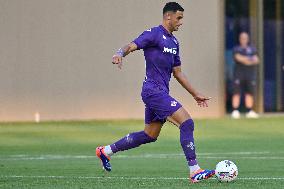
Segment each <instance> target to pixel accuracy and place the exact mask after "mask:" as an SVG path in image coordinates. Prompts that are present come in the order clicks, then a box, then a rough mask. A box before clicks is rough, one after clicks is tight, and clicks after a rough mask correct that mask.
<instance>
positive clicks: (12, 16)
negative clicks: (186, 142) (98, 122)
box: [0, 0, 284, 121]
mask: <svg viewBox="0 0 284 189" xmlns="http://www.w3.org/2000/svg"><path fill="white" fill-rule="evenodd" d="M125 2H126V1H125ZM165 2H166V1H157V0H144V1H139V0H131V1H127V3H123V1H115V0H106V1H99V0H80V1H79V0H48V1H47V0H25V1H22V0H0V66H1V69H0V91H1V92H0V107H1V108H0V121H30V120H34V119H41V120H76V119H128V118H131V119H142V118H143V117H144V104H143V103H142V100H141V99H140V91H141V85H142V81H143V79H144V73H145V66H144V56H143V52H142V51H137V52H134V53H132V54H130V55H129V56H128V57H127V58H125V59H124V67H123V69H122V70H119V69H117V67H115V66H113V65H112V64H111V58H112V55H113V54H114V52H115V51H116V50H117V49H118V48H120V47H121V46H123V45H125V44H126V43H129V42H131V41H132V40H133V39H134V38H136V37H137V36H138V35H140V33H142V32H143V31H144V30H146V29H148V28H151V27H153V26H156V25H159V24H160V23H161V21H162V8H163V6H164V4H165ZM177 2H179V3H180V4H181V5H182V6H183V7H184V9H185V12H184V24H183V26H182V27H181V28H180V31H178V32H176V33H175V35H176V36H177V38H178V39H179V42H180V47H181V52H180V56H181V60H182V68H183V71H184V72H185V73H186V75H187V76H188V78H189V79H190V81H191V83H192V84H193V86H195V88H196V89H198V90H199V91H201V92H202V93H204V94H205V95H208V96H211V97H212V101H211V102H210V107H209V108H207V109H200V108H198V106H196V104H195V103H194V101H193V99H192V97H191V96H190V95H189V94H187V93H186V92H185V90H183V89H182V87H181V86H179V84H178V83H177V82H176V81H174V80H173V81H172V83H171V93H172V95H173V96H175V97H176V98H177V99H178V100H179V101H180V102H181V103H182V104H183V105H184V107H185V108H186V109H187V110H189V112H190V113H191V114H192V115H193V117H199V118H217V117H223V116H225V115H226V114H227V113H230V112H231V95H232V89H231V86H232V69H233V65H234V62H233V59H232V49H233V46H235V45H237V41H238V35H239V33H240V32H241V31H248V32H249V33H250V36H251V41H252V43H253V44H254V45H255V46H256V47H257V50H258V55H259V57H260V59H261V64H260V66H259V69H258V80H259V82H258V92H257V96H256V98H257V102H256V106H255V109H256V110H257V112H260V113H266V112H283V111H284V67H283V66H284V63H283V61H284V48H283V47H282V44H283V43H284V25H283V20H284V0H210V1H208V0H189V1H177Z"/></svg>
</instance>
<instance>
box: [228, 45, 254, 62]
mask: <svg viewBox="0 0 284 189" xmlns="http://www.w3.org/2000/svg"><path fill="white" fill-rule="evenodd" d="M233 54H234V56H235V54H241V55H243V56H247V57H249V58H252V57H253V56H254V55H257V51H256V48H255V47H253V46H247V47H246V48H243V47H241V46H236V47H235V48H234V50H233ZM235 61H236V60H235ZM236 63H237V64H241V63H240V62H237V61H236ZM241 65H243V64H241Z"/></svg>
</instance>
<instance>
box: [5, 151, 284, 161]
mask: <svg viewBox="0 0 284 189" xmlns="http://www.w3.org/2000/svg"><path fill="white" fill-rule="evenodd" d="M280 153H281V152H280ZM265 154H266V156H261V155H265ZM269 154H270V152H227V153H198V154H197V155H198V158H200V159H227V158H234V157H237V158H238V159H256V160H257V159H260V160H261V159H268V160H269V159H270V160H284V156H269ZM183 156H184V155H183V154H182V153H180V154H141V155H115V156H113V158H114V159H138V158H154V159H164V158H181V157H183ZM94 158H96V156H88V155H55V154H45V155H24V154H19V155H7V156H2V157H1V156H0V160H6V161H18V160H62V159H94Z"/></svg>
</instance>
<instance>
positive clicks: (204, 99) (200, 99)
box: [194, 94, 211, 107]
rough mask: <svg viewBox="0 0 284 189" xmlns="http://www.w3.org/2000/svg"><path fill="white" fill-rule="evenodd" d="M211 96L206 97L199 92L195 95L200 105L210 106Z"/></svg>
mask: <svg viewBox="0 0 284 189" xmlns="http://www.w3.org/2000/svg"><path fill="white" fill-rule="evenodd" d="M210 99H211V97H206V96H204V95H202V94H197V95H195V96H194V100H195V101H196V102H197V104H198V106H200V107H208V104H207V101H208V100H210Z"/></svg>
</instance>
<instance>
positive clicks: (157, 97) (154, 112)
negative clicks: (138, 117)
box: [142, 92, 182, 124]
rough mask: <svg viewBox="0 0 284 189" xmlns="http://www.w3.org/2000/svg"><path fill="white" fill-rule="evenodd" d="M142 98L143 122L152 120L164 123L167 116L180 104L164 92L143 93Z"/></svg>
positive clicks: (148, 122)
mask: <svg viewBox="0 0 284 189" xmlns="http://www.w3.org/2000/svg"><path fill="white" fill-rule="evenodd" d="M142 100H143V102H144V103H145V124H150V123H151V122H153V121H160V122H161V123H162V124H164V123H165V122H166V121H167V117H168V116H171V115H172V114H173V113H174V112H176V111H177V110H178V109H179V108H180V107H182V106H181V104H180V103H179V102H178V101H177V100H175V99H174V98H173V97H171V96H170V95H169V94H168V93H166V92H160V93H155V94H151V95H144V93H143V92H142Z"/></svg>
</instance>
